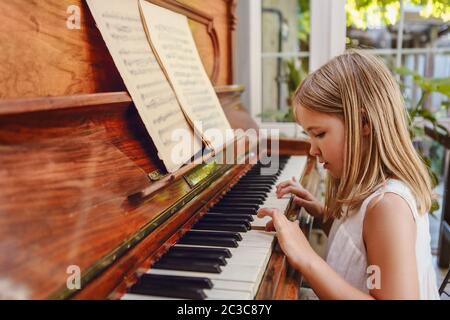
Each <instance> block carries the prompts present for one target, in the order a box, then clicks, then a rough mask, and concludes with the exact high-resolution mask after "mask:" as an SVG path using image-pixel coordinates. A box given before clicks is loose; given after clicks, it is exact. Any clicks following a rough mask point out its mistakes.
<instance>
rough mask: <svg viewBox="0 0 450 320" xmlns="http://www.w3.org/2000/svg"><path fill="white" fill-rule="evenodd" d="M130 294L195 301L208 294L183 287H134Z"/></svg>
mask: <svg viewBox="0 0 450 320" xmlns="http://www.w3.org/2000/svg"><path fill="white" fill-rule="evenodd" d="M129 292H130V293H134V294H142V295H147V296H159V297H167V298H180V299H193V300H203V299H205V298H206V294H205V292H204V291H203V289H200V288H188V287H183V286H160V285H152V286H145V287H144V286H133V287H131V288H130V290H129Z"/></svg>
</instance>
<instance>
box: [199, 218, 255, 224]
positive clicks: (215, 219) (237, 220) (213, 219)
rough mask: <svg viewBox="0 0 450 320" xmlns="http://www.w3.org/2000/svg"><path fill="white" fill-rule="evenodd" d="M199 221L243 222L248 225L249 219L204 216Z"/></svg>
mask: <svg viewBox="0 0 450 320" xmlns="http://www.w3.org/2000/svg"><path fill="white" fill-rule="evenodd" d="M200 221H201V222H214V223H239V224H245V225H249V226H250V221H248V220H247V219H242V218H212V217H207V216H204V217H203V218H202V219H201V220H200Z"/></svg>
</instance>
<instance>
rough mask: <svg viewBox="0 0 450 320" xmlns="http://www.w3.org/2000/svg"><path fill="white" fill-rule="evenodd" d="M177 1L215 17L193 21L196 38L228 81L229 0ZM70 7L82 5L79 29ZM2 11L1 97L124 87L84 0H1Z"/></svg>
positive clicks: (211, 67)
mask: <svg viewBox="0 0 450 320" xmlns="http://www.w3.org/2000/svg"><path fill="white" fill-rule="evenodd" d="M159 2H161V5H165V3H167V5H170V4H171V3H174V2H176V3H178V2H177V1H173V0H171V1H159ZM179 3H180V4H181V6H180V7H181V8H182V7H183V6H184V7H187V8H186V9H185V10H186V11H189V8H194V10H196V12H197V14H198V15H200V16H201V15H204V16H207V17H213V20H212V22H211V24H204V23H202V22H198V21H194V20H192V21H191V27H192V31H193V35H194V39H195V42H196V45H197V46H198V48H199V53H200V56H201V58H202V61H203V64H204V66H205V69H206V71H207V73H208V75H210V76H212V75H213V74H214V77H212V78H211V80H212V81H213V82H214V84H215V85H229V84H231V83H232V81H233V80H232V78H233V75H232V70H233V68H232V62H231V60H232V51H231V50H232V45H231V44H230V42H229V41H230V39H232V38H233V32H234V25H233V24H231V23H230V22H232V21H233V19H232V17H233V15H232V14H231V10H232V7H233V6H234V4H233V1H223V0H214V1H208V2H207V5H205V2H204V1H195V2H192V6H186V5H185V3H190V1H184V2H182V1H180V2H179ZM70 6H77V7H78V8H80V17H81V25H80V29H69V28H68V27H67V21H68V20H69V18H70V17H71V15H72V12H71V11H68V9H69V7H70ZM0 11H1V12H2V19H1V20H0V61H1V63H0V98H1V99H5V98H24V97H43V96H63V95H75V94H88V93H99V92H116V91H123V90H125V86H124V84H123V81H122V79H121V77H120V75H119V73H118V71H117V69H116V67H115V65H114V62H113V60H112V58H111V56H110V54H109V52H108V50H107V48H106V45H105V43H104V41H103V39H102V37H101V35H100V32H99V31H98V29H97V27H96V26H95V21H94V19H93V17H92V15H91V13H90V11H89V8H88V6H87V4H86V2H85V1H83V0H40V1H29V0H8V1H0ZM233 23H234V22H233ZM212 35H216V37H217V40H213V38H212ZM214 48H216V50H215V49H214Z"/></svg>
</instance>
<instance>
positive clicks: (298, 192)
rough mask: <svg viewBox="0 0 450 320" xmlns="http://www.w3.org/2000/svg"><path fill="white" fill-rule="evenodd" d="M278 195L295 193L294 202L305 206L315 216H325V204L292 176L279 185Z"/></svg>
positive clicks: (279, 196)
mask: <svg viewBox="0 0 450 320" xmlns="http://www.w3.org/2000/svg"><path fill="white" fill-rule="evenodd" d="M276 194H277V197H278V198H281V197H283V196H284V195H285V194H292V195H294V203H295V204H297V205H298V206H300V207H303V208H305V210H306V211H308V213H309V214H310V215H312V216H313V217H315V218H322V217H323V210H324V206H323V204H321V203H320V202H319V201H318V200H317V199H316V198H314V196H313V195H312V194H311V193H309V191H308V190H306V189H305V188H303V187H302V186H301V184H300V183H299V182H298V181H297V180H296V179H295V177H292V179H291V180H286V181H283V182H281V183H279V184H278V185H277V191H276Z"/></svg>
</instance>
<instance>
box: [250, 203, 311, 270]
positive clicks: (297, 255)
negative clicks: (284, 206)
mask: <svg viewBox="0 0 450 320" xmlns="http://www.w3.org/2000/svg"><path fill="white" fill-rule="evenodd" d="M265 216H270V217H271V218H272V220H271V221H269V222H268V223H267V224H266V231H276V232H277V239H278V243H279V244H280V247H281V249H282V250H283V252H284V254H285V255H286V256H287V258H288V260H289V262H290V263H291V265H293V266H294V267H295V268H296V269H298V270H301V269H302V266H304V265H305V263H307V262H308V261H311V259H312V258H313V257H315V256H316V255H317V254H316V253H315V251H314V250H313V249H312V248H311V246H310V244H309V242H308V239H306V237H305V235H304V234H303V232H302V230H301V229H300V227H299V225H298V221H295V222H292V221H289V220H288V218H286V216H285V215H284V214H282V213H281V212H280V211H279V210H277V209H271V208H262V209H259V210H258V217H259V218H262V217H265Z"/></svg>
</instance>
